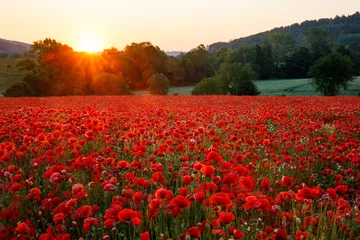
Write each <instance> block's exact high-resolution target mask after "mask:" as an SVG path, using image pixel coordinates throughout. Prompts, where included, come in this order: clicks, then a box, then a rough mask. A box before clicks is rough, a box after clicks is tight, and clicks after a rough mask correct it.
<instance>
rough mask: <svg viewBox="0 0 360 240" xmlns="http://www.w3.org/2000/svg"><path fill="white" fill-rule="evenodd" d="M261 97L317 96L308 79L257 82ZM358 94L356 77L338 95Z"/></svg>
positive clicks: (358, 78) (359, 86)
mask: <svg viewBox="0 0 360 240" xmlns="http://www.w3.org/2000/svg"><path fill="white" fill-rule="evenodd" d="M255 83H256V86H257V87H258V89H259V91H260V92H261V95H264V96H270V95H278V96H279V95H285V96H318V95H320V94H319V93H318V92H316V91H315V88H314V87H313V86H312V85H311V83H310V79H308V78H306V79H281V80H258V81H255ZM359 93H360V77H356V78H355V79H354V81H352V82H351V83H350V86H349V88H348V90H346V91H345V90H341V91H340V95H344V96H358V95H359Z"/></svg>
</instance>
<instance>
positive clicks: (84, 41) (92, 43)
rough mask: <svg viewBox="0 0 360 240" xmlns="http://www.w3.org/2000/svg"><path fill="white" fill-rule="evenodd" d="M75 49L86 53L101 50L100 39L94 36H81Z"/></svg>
mask: <svg viewBox="0 0 360 240" xmlns="http://www.w3.org/2000/svg"><path fill="white" fill-rule="evenodd" d="M77 49H78V51H81V52H88V53H94V52H101V50H102V41H101V40H100V38H99V37H96V36H83V37H82V38H80V39H79V41H78V46H77Z"/></svg>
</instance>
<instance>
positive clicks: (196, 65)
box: [180, 44, 214, 85]
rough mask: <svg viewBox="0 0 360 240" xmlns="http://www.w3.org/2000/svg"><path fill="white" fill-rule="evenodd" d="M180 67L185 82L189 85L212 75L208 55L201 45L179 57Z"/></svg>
mask: <svg viewBox="0 0 360 240" xmlns="http://www.w3.org/2000/svg"><path fill="white" fill-rule="evenodd" d="M180 66H181V67H183V68H184V69H185V80H186V83H187V84H189V85H192V84H196V83H198V82H200V81H201V79H203V78H206V77H209V76H212V75H213V74H214V71H213V70H212V69H211V64H210V59H209V55H208V53H207V51H206V48H205V46H204V45H203V44H201V45H199V46H198V47H197V48H194V49H192V50H190V51H189V52H187V53H186V54H183V55H181V56H180Z"/></svg>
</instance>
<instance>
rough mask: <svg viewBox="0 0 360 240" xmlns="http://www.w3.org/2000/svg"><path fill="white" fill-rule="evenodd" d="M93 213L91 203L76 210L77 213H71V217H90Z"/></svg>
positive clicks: (74, 218)
mask: <svg viewBox="0 0 360 240" xmlns="http://www.w3.org/2000/svg"><path fill="white" fill-rule="evenodd" d="M91 213H92V207H91V206H89V205H85V206H82V207H79V208H78V209H77V210H76V211H75V213H73V214H72V215H71V219H72V220H76V219H79V218H86V217H89V216H90V215H91Z"/></svg>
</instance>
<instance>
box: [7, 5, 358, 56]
mask: <svg viewBox="0 0 360 240" xmlns="http://www.w3.org/2000/svg"><path fill="white" fill-rule="evenodd" d="M356 11H360V0H342V1H338V0H336V1H335V0H301V1H299V0H297V1H295V0H252V1H250V0H248V1H244V0H218V1H215V0H180V1H179V0H176V1H173V0H152V1H151V0H131V1H130V0H128V1H123V0H95V1H92V0H61V1H59V0H56V1H55V0H31V1H30V0H2V3H1V15H0V38H5V39H9V40H17V41H23V42H27V43H32V42H33V41H36V40H42V39H44V38H46V37H50V38H54V39H56V40H57V41H59V42H62V43H65V44H68V45H70V46H71V47H73V48H74V49H76V48H79V46H78V45H79V41H81V39H82V38H84V36H94V37H95V38H100V40H101V42H102V47H103V48H110V47H111V46H114V47H117V48H119V49H123V48H124V47H125V45H127V44H131V43H132V42H143V41H150V42H151V43H153V44H154V45H158V46H159V47H160V48H161V49H163V50H166V51H169V50H180V51H187V50H190V49H192V48H194V47H196V46H198V45H199V44H205V45H207V44H211V43H214V42H217V41H229V40H230V39H234V38H239V37H245V36H248V35H251V34H255V33H258V32H261V31H265V30H270V29H272V28H274V27H279V26H286V25H290V24H292V23H297V22H298V23H300V22H302V21H304V20H313V19H319V18H325V17H327V18H329V17H332V18H333V17H335V16H336V15H339V16H341V15H343V14H344V15H349V14H353V13H355V12H356ZM101 50H102V49H101Z"/></svg>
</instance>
